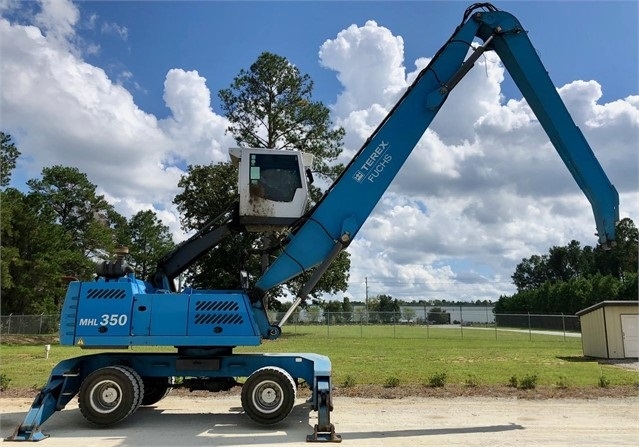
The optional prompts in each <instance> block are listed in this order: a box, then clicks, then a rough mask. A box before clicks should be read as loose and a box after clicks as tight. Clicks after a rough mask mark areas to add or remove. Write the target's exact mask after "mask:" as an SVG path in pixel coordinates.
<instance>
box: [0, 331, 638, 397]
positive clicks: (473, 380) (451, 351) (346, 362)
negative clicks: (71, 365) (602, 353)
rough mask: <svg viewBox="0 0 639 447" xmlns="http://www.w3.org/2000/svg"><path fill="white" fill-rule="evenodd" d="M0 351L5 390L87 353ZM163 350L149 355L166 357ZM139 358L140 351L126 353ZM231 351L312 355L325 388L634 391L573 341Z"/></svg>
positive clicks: (389, 338) (298, 337) (351, 337)
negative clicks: (323, 369) (328, 381)
mask: <svg viewBox="0 0 639 447" xmlns="http://www.w3.org/2000/svg"><path fill="white" fill-rule="evenodd" d="M8 341H13V339H12V338H10V339H9V340H5V339H3V340H2V343H3V344H2V346H1V347H0V358H1V362H2V363H1V369H0V372H1V374H2V376H3V377H4V380H5V382H6V380H7V379H8V380H9V388H40V387H42V386H43V385H44V384H45V383H46V381H47V379H48V376H49V373H50V371H51V368H52V367H53V366H55V365H56V364H57V363H58V362H59V361H61V360H63V359H66V358H69V357H74V356H78V355H84V354H88V353H91V352H95V351H87V350H82V349H80V348H78V347H67V346H59V345H52V347H51V351H50V355H49V358H48V359H46V358H45V351H44V347H43V342H42V341H41V340H40V341H39V342H38V344H31V345H25V344H8ZM167 349H169V350H170V348H155V350H156V351H157V350H167ZM135 350H140V351H142V349H141V348H134V351H135ZM236 352H316V353H319V354H324V355H327V356H328V357H330V359H331V361H332V364H333V383H334V384H335V385H337V386H343V385H347V384H348V385H351V386H352V385H393V386H399V387H402V386H420V385H427V384H429V383H431V381H432V379H433V377H435V378H437V377H445V382H446V384H466V385H470V384H472V385H474V386H479V387H481V386H483V385H484V386H493V385H504V386H505V385H509V384H510V383H511V381H512V379H513V377H514V378H517V379H518V380H519V381H521V380H524V379H532V378H534V382H535V384H536V385H538V386H552V387H557V386H558V387H562V388H580V387H584V388H589V387H598V386H599V387H601V386H608V387H615V386H636V385H637V383H638V382H639V379H638V375H637V372H636V371H629V370H624V369H620V368H617V367H614V366H611V365H602V364H599V363H598V362H597V361H596V360H593V359H586V358H584V357H583V353H582V346H581V339H580V338H575V337H564V336H563V335H562V334H560V335H558V336H555V335H541V334H535V333H525V332H524V333H518V332H509V331H502V330H499V331H493V330H480V329H474V328H463V329H461V328H456V329H443V328H434V327H430V328H428V329H427V328H425V327H422V326H397V327H393V326H364V327H362V326H331V327H330V328H329V327H326V326H285V328H284V334H283V335H282V337H280V338H279V339H278V340H275V341H267V342H265V343H264V344H262V345H261V346H259V347H243V348H238V349H236Z"/></svg>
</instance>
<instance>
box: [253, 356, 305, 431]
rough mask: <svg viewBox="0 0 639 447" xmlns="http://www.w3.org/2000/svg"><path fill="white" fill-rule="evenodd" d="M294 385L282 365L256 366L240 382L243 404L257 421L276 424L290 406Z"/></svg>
mask: <svg viewBox="0 0 639 447" xmlns="http://www.w3.org/2000/svg"><path fill="white" fill-rule="evenodd" d="M295 388H296V387H295V382H294V381H293V378H292V377H291V376H290V374H289V373H287V372H286V371H285V370H283V369H282V368H278V367H275V366H267V367H265V368H261V369H258V370H257V371H255V372H254V373H253V374H251V375H250V377H249V378H248V379H247V380H246V382H245V383H244V385H243V386H242V408H244V411H245V412H246V414H247V416H248V417H250V418H251V419H252V420H253V421H255V422H257V423H258V424H263V425H273V424H277V423H278V422H281V421H282V420H284V419H285V418H286V416H288V415H289V414H290V413H291V410H293V405H295V394H296V392H295Z"/></svg>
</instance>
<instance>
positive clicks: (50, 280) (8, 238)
mask: <svg viewBox="0 0 639 447" xmlns="http://www.w3.org/2000/svg"><path fill="white" fill-rule="evenodd" d="M2 200H3V203H2V231H1V235H0V237H1V240H2V291H1V294H2V313H3V314H10V313H15V314H41V313H56V312H58V311H59V309H60V306H61V304H62V302H61V301H62V298H63V297H64V294H65V288H66V282H64V281H63V276H64V275H66V274H73V273H74V272H69V271H68V270H67V268H68V266H69V265H78V264H80V263H81V262H82V255H81V253H79V252H77V251H75V250H73V249H72V248H71V244H70V239H69V236H68V234H67V233H66V232H65V231H64V229H63V228H62V227H61V226H60V225H59V224H57V223H56V222H55V221H54V220H53V219H52V218H50V217H49V216H47V215H46V214H43V213H40V212H39V210H40V208H41V206H40V203H39V200H38V198H37V197H34V196H30V195H29V196H27V195H24V194H22V193H21V192H20V191H18V190H16V189H13V188H11V189H8V190H7V191H3V192H2Z"/></svg>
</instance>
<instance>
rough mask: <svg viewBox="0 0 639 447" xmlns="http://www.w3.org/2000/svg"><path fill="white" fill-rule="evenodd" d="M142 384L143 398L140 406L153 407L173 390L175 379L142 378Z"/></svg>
mask: <svg viewBox="0 0 639 447" xmlns="http://www.w3.org/2000/svg"><path fill="white" fill-rule="evenodd" d="M142 382H144V396H143V397H142V403H141V404H140V405H142V406H146V405H153V404H156V403H158V402H159V401H161V400H162V399H164V398H165V397H166V396H168V395H169V393H170V392H171V390H173V385H174V384H175V377H143V378H142Z"/></svg>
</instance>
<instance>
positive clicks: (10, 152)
mask: <svg viewBox="0 0 639 447" xmlns="http://www.w3.org/2000/svg"><path fill="white" fill-rule="evenodd" d="M19 156H20V151H19V150H18V149H17V148H16V147H15V145H14V144H13V142H12V141H11V135H8V134H6V133H4V132H0V186H2V187H4V186H7V185H8V184H9V181H10V180H11V172H12V171H13V170H14V169H15V167H16V160H17V159H18V157H19Z"/></svg>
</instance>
